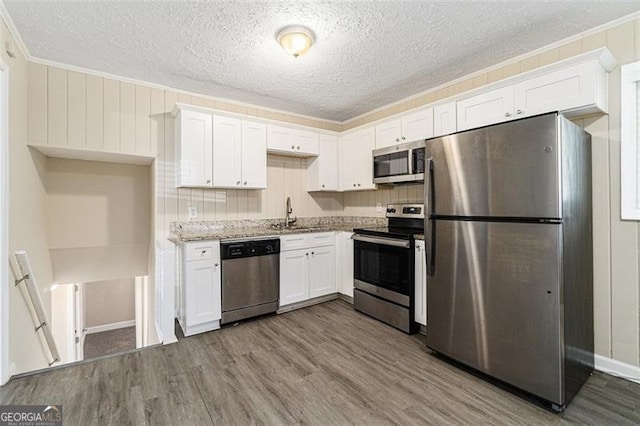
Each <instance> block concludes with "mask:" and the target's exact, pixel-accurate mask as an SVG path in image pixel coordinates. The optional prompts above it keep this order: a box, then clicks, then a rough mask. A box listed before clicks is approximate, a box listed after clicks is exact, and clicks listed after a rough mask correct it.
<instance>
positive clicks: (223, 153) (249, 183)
mask: <svg viewBox="0 0 640 426" xmlns="http://www.w3.org/2000/svg"><path fill="white" fill-rule="evenodd" d="M266 141H267V128H266V125H265V124H263V123H256V122H252V121H247V120H240V119H237V118H230V117H224V116H219V115H215V116H214V117H213V186H214V188H238V189H260V188H266V187H267V147H266V143H267V142H266Z"/></svg>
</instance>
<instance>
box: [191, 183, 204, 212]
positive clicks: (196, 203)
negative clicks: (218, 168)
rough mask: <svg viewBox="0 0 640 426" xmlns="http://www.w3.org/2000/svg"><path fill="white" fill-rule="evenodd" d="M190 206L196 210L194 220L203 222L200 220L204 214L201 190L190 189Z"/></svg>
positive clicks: (202, 192) (202, 191)
mask: <svg viewBox="0 0 640 426" xmlns="http://www.w3.org/2000/svg"><path fill="white" fill-rule="evenodd" d="M190 206H191V207H195V208H196V209H198V218H197V219H195V220H204V219H203V218H202V214H203V212H204V190H203V189H202V188H191V204H190Z"/></svg>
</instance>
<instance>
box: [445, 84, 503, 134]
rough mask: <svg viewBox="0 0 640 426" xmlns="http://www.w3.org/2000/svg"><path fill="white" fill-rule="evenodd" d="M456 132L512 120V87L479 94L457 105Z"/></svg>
mask: <svg viewBox="0 0 640 426" xmlns="http://www.w3.org/2000/svg"><path fill="white" fill-rule="evenodd" d="M457 110H458V114H457V115H458V117H457V118H458V130H467V129H473V128H475V127H482V126H486V125H487V124H493V123H501V122H503V121H508V120H511V119H512V118H513V86H507V87H503V88H500V89H496V90H491V91H489V92H485V93H481V94H479V95H476V96H472V97H470V98H467V99H462V100H460V101H458V103H457Z"/></svg>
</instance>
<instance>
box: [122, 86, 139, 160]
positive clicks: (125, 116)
mask: <svg viewBox="0 0 640 426" xmlns="http://www.w3.org/2000/svg"><path fill="white" fill-rule="evenodd" d="M120 151H121V152H124V153H128V154H133V153H135V152H136V87H135V86H134V85H133V84H130V83H120Z"/></svg>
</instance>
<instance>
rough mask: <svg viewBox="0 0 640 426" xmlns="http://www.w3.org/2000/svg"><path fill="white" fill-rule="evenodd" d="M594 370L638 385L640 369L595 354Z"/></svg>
mask: <svg viewBox="0 0 640 426" xmlns="http://www.w3.org/2000/svg"><path fill="white" fill-rule="evenodd" d="M595 369H596V370H598V371H602V372H603V373H607V374H610V375H612V376H615V377H620V378H622V379H626V380H629V381H632V382H636V383H640V367H636V366H635V365H631V364H627V363H624V362H621V361H617V360H615V359H612V358H607V357H605V356H602V355H598V354H595Z"/></svg>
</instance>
